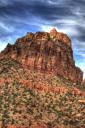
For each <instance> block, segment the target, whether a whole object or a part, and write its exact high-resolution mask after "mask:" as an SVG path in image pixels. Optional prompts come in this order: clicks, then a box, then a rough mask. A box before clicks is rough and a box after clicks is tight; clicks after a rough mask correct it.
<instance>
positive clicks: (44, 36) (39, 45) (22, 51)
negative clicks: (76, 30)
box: [0, 29, 83, 83]
mask: <svg viewBox="0 0 85 128" xmlns="http://www.w3.org/2000/svg"><path fill="white" fill-rule="evenodd" d="M0 56H1V57H8V56H10V57H11V58H13V59H16V60H17V61H19V62H20V63H22V64H24V65H26V66H28V67H29V69H31V70H37V71H41V72H49V73H50V72H53V73H54V74H56V75H60V76H64V77H65V78H67V79H69V80H71V81H73V82H75V83H81V82H82V78H83V73H82V71H81V70H80V69H79V68H77V67H76V66H75V62H74V59H73V51H72V47H71V40H70V39H69V37H68V36H67V35H66V34H63V33H59V32H57V31H56V29H52V30H51V31H50V33H48V32H36V33H35V34H34V33H27V35H26V36H24V37H22V38H19V39H17V40H16V43H15V44H14V45H10V44H8V45H7V47H6V48H5V50H4V51H3V52H2V53H1V55H0Z"/></svg>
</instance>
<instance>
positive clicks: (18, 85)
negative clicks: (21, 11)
mask: <svg viewBox="0 0 85 128" xmlns="http://www.w3.org/2000/svg"><path fill="white" fill-rule="evenodd" d="M82 79H83V73H82V71H81V70H80V69H79V68H78V67H76V66H75V61H74V59H73V51H72V46H71V40H70V39H69V37H68V36H67V35H66V34H63V33H59V32H57V31H56V29H55V28H53V29H52V30H51V31H50V32H49V33H48V32H36V33H27V35H26V36H24V37H22V38H19V39H17V40H16V42H15V44H13V45H11V44H8V45H7V47H6V48H5V49H4V50H3V51H2V52H1V53H0V127H1V128H85V86H84V82H83V85H82Z"/></svg>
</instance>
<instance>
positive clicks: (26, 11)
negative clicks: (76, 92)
mask: <svg viewBox="0 0 85 128" xmlns="http://www.w3.org/2000/svg"><path fill="white" fill-rule="evenodd" d="M52 27H56V29H57V30H58V31H62V32H65V33H66V34H68V35H69V37H70V38H71V40H72V47H73V51H74V58H75V63H76V65H77V66H79V67H80V68H81V69H82V70H83V72H84V77H85V0H0V51H1V50H3V49H4V48H5V47H6V45H7V43H8V42H9V43H14V42H15V40H16V39H17V38H18V37H21V36H23V35H25V34H26V33H27V32H29V31H32V32H36V31H49V30H50V29H51V28H52Z"/></svg>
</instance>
